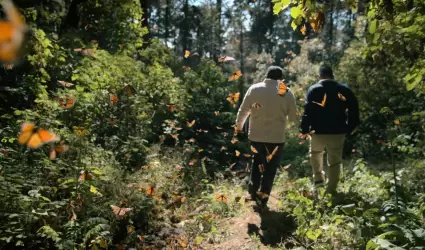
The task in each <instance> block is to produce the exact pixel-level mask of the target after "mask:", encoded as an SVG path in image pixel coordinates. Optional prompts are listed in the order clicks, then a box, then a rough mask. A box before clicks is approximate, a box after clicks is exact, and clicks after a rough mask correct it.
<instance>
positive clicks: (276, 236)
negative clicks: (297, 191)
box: [248, 211, 297, 247]
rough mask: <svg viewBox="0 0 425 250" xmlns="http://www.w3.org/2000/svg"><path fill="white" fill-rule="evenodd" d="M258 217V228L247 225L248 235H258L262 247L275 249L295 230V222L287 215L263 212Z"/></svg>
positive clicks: (253, 225)
mask: <svg viewBox="0 0 425 250" xmlns="http://www.w3.org/2000/svg"><path fill="white" fill-rule="evenodd" d="M259 215H260V218H261V225H260V228H258V226H257V225H255V224H251V223H248V234H249V235H253V234H256V235H258V236H259V237H260V240H261V243H263V245H268V246H272V247H276V246H278V244H279V243H281V242H283V241H285V239H286V238H287V237H289V236H291V234H292V233H293V232H294V231H295V230H296V229H297V226H296V224H295V221H294V220H293V218H292V217H291V216H290V215H289V214H288V213H284V212H277V211H264V212H261V213H260V214H259ZM260 231H261V233H260Z"/></svg>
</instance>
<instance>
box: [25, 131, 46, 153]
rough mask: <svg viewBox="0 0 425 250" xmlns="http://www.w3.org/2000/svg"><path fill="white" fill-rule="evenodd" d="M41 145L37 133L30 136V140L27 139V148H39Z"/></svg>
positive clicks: (41, 142)
mask: <svg viewBox="0 0 425 250" xmlns="http://www.w3.org/2000/svg"><path fill="white" fill-rule="evenodd" d="M42 145H43V141H42V140H41V137H40V135H39V134H38V133H35V134H32V136H31V138H30V139H29V141H28V143H27V146H28V147H29V148H32V149H36V148H39V147H40V146H42Z"/></svg>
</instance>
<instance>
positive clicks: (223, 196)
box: [215, 194, 227, 202]
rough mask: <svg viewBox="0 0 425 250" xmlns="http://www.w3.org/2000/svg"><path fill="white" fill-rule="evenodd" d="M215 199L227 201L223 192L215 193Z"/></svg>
mask: <svg viewBox="0 0 425 250" xmlns="http://www.w3.org/2000/svg"><path fill="white" fill-rule="evenodd" d="M215 199H216V200H217V201H220V202H227V195H225V194H216V195H215Z"/></svg>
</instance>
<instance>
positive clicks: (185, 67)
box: [183, 66, 196, 91]
mask: <svg viewBox="0 0 425 250" xmlns="http://www.w3.org/2000/svg"><path fill="white" fill-rule="evenodd" d="M183 69H184V70H190V69H191V68H190V67H189V66H183ZM192 90H193V91H195V90H196V89H192Z"/></svg>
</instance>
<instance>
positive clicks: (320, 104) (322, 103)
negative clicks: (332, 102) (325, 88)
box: [313, 93, 326, 107]
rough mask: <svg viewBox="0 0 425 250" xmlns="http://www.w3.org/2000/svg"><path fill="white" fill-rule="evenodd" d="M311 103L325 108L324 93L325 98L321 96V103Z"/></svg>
mask: <svg viewBox="0 0 425 250" xmlns="http://www.w3.org/2000/svg"><path fill="white" fill-rule="evenodd" d="M313 103H315V104H317V105H319V106H322V107H325V104H326V93H325V96H323V100H322V102H321V103H318V102H315V101H313Z"/></svg>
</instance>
